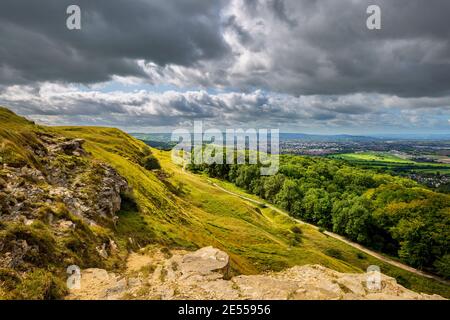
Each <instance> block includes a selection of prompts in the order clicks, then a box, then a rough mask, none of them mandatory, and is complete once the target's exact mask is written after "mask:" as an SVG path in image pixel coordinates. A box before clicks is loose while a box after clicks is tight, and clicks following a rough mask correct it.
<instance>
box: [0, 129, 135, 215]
mask: <svg viewBox="0 0 450 320" xmlns="http://www.w3.org/2000/svg"><path fill="white" fill-rule="evenodd" d="M83 142H84V141H83V140H82V139H74V140H67V139H63V140H62V141H59V140H58V139H57V138H54V139H53V140H52V139H50V137H48V136H45V137H43V139H42V143H43V147H44V149H39V153H44V154H43V155H42V158H40V159H41V160H42V167H39V168H35V167H33V168H32V167H28V166H24V167H21V168H16V167H9V166H8V165H6V164H4V165H1V166H2V167H1V168H0V169H1V172H0V173H1V176H0V219H1V220H4V221H23V222H25V220H24V219H36V218H42V216H41V215H42V214H46V213H45V211H46V210H45V208H47V209H48V210H47V211H48V212H51V211H52V210H53V209H55V208H54V207H55V206H56V205H57V204H58V203H63V204H64V205H65V206H66V208H67V209H68V211H70V213H72V214H74V215H76V216H78V217H79V218H82V219H85V220H86V221H88V222H89V223H95V222H98V221H99V220H103V222H104V221H105V220H110V221H112V222H114V221H115V220H116V217H115V213H116V212H117V211H118V210H120V204H121V197H120V194H121V193H123V192H126V191H127V190H128V184H127V181H126V180H125V179H124V178H122V177H121V176H120V175H119V174H118V173H117V172H116V171H115V170H114V169H113V168H111V167H110V166H108V165H106V164H103V163H100V162H94V161H87V160H85V157H86V156H87V153H86V151H84V149H83V148H82V144H83ZM43 150H45V151H43ZM99 218H101V219H99ZM48 219H52V217H50V216H49V217H48Z"/></svg>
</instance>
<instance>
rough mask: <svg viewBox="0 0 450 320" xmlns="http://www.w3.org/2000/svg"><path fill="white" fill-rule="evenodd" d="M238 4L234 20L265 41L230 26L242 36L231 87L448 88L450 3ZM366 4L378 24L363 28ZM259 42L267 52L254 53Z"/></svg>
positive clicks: (420, 92) (328, 0)
mask: <svg viewBox="0 0 450 320" xmlns="http://www.w3.org/2000/svg"><path fill="white" fill-rule="evenodd" d="M236 3H240V5H235V6H234V7H233V9H232V10H231V13H230V14H231V15H233V16H234V23H235V24H236V25H239V26H240V28H241V29H243V30H246V32H247V33H249V34H250V35H252V39H253V42H258V43H260V44H262V45H260V46H259V47H258V50H254V49H253V48H252V46H251V45H249V44H248V41H245V39H244V41H241V40H240V39H242V37H241V36H240V33H239V32H237V31H236V30H234V29H231V28H230V30H229V32H231V33H233V32H237V33H238V36H236V41H237V42H239V41H241V42H240V46H235V53H236V57H237V61H236V62H235V63H234V64H233V67H234V68H229V69H232V70H233V72H234V74H230V75H229V78H228V80H229V83H230V85H232V86H234V87H243V88H245V87H250V88H251V87H255V86H256V87H262V88H265V89H267V90H272V91H278V92H284V93H290V94H295V95H301V94H348V93H354V92H372V93H385V94H394V95H400V96H415V97H418V96H439V95H441V96H442V95H447V94H449V93H450V23H449V22H448V21H449V17H450V1H442V0H430V1H423V0H396V1H391V0H360V1H354V0H340V1H335V0H321V1H312V0H284V1H283V0H277V1H273V0H264V1H263V0H260V1H258V0H253V1H250V2H246V1H239V0H238V1H236ZM371 4H378V5H379V6H380V7H381V11H382V29H381V30H376V31H372V30H368V29H367V27H366V19H367V17H368V15H367V14H366V9H367V7H368V6H369V5H371ZM274 17H275V18H274ZM286 21H288V22H291V23H286ZM260 47H263V48H264V49H263V50H264V55H262V54H261V55H260V56H258V55H257V54H259V53H260V51H261V50H260ZM248 57H252V58H253V59H249V58H248ZM258 58H259V59H261V60H262V61H264V62H265V64H263V65H265V69H264V71H265V72H262V70H261V68H260V66H261V63H259V64H255V63H254V61H252V60H255V59H258ZM258 61H259V60H258ZM207 68H211V66H210V65H208V66H207ZM214 82H215V80H214V78H212V79H211V83H214Z"/></svg>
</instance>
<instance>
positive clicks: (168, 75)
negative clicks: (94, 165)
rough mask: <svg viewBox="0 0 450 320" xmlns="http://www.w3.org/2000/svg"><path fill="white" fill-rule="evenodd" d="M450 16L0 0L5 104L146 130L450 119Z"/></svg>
mask: <svg viewBox="0 0 450 320" xmlns="http://www.w3.org/2000/svg"><path fill="white" fill-rule="evenodd" d="M71 4H77V5H79V7H80V8H81V27H82V28H81V30H68V29H67V27H66V19H67V17H68V15H67V14H66V9H67V7H68V6H69V5H71ZM371 4H377V5H379V6H380V8H381V12H382V19H381V22H382V29H381V30H368V29H367V27H366V19H367V17H368V15H367V13H366V9H367V7H368V6H369V5H371ZM449 21H450V1H447V0H426V1H425V0H395V1H393V0H339V1H336V0H229V1H226V0H217V1H215V0H178V1H176V0H133V1H130V0H96V1H92V0H69V1H67V0H40V1H34V0H1V1H0V41H1V45H0V104H2V105H5V106H8V107H10V108H11V109H13V110H14V111H15V112H17V113H19V114H22V115H25V116H27V117H29V118H32V119H34V120H36V121H38V122H40V123H44V124H55V125H59V124H64V125H67V124H69V125H70V124H77V125H105V126H116V127H120V128H123V129H125V130H128V131H134V132H137V131H140V132H162V131H169V130H171V129H173V128H178V127H189V126H190V125H191V123H192V121H193V120H203V121H204V123H205V126H216V127H219V128H227V127H235V128H237V127H243V128H245V127H257V128H279V129H280V130H281V131H284V132H306V133H357V134H374V133H449V132H450V130H449V129H450V22H449Z"/></svg>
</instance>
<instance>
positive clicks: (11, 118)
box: [0, 110, 130, 298]
mask: <svg viewBox="0 0 450 320" xmlns="http://www.w3.org/2000/svg"><path fill="white" fill-rule="evenodd" d="M0 138H1V140H0V297H4V298H58V297H62V296H63V295H64V294H65V291H66V289H65V284H64V283H63V282H62V281H61V280H62V279H64V278H65V276H66V274H65V273H66V268H67V267H68V266H70V265H78V266H80V267H81V266H85V267H87V266H91V267H92V266H97V267H105V268H107V267H113V266H116V265H119V261H120V259H121V258H120V255H123V252H121V250H120V248H119V247H118V245H117V244H116V241H117V240H116V238H115V237H116V236H115V234H114V228H115V225H116V224H117V219H118V216H117V215H116V213H117V212H118V211H119V210H120V208H121V202H122V199H121V196H122V195H125V194H127V193H129V192H130V189H129V185H128V183H127V181H126V180H125V179H124V178H123V177H121V176H120V175H119V174H118V173H117V171H116V170H115V169H113V168H112V167H110V166H109V165H107V164H105V163H103V162H100V161H98V160H95V159H93V158H92V157H91V156H90V155H89V154H88V153H87V152H86V151H85V150H84V149H83V143H84V141H83V140H81V139H71V138H67V137H64V136H61V135H58V134H56V133H54V132H51V131H50V130H46V129H45V128H41V127H38V126H35V125H34V124H33V123H30V122H28V121H26V120H24V119H22V118H19V117H17V116H15V115H13V114H12V113H9V112H7V111H4V110H2V127H1V128H0Z"/></svg>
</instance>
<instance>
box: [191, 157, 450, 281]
mask: <svg viewBox="0 0 450 320" xmlns="http://www.w3.org/2000/svg"><path fill="white" fill-rule="evenodd" d="M190 169H191V170H196V171H205V172H207V173H208V174H209V175H210V176H212V177H216V178H221V179H226V180H228V181H231V182H233V183H235V184H236V185H237V186H239V187H241V188H243V189H245V190H247V191H249V192H251V193H253V194H256V195H258V196H260V197H262V198H263V199H266V200H268V201H270V202H272V203H274V204H276V205H278V206H280V207H281V208H283V209H285V210H287V211H288V212H289V213H290V214H291V215H293V216H295V217H298V218H300V219H302V220H305V221H308V222H311V223H314V224H316V225H318V226H320V227H323V228H326V229H329V230H332V231H334V232H336V233H338V234H341V235H344V236H346V237H348V238H349V239H351V240H353V241H356V242H359V243H361V244H364V245H366V246H369V247H372V248H374V249H377V250H380V251H383V252H386V253H389V254H391V255H395V256H398V257H399V258H400V259H401V260H402V261H404V262H405V263H408V264H409V265H411V266H414V267H417V268H419V269H427V270H429V271H433V272H436V273H439V274H440V275H442V276H444V277H447V278H448V277H450V272H449V265H448V263H449V256H450V252H449V251H450V250H449V248H450V196H449V195H446V194H441V193H437V192H433V191H430V190H428V189H426V188H425V187H423V186H420V185H418V184H417V183H416V182H414V181H412V180H409V179H406V178H401V177H394V176H391V175H388V174H380V173H376V172H373V171H371V170H364V169H359V168H355V167H352V166H350V165H348V164H345V163H343V162H340V161H337V160H331V159H324V158H317V157H300V156H293V155H283V156H281V166H280V170H279V172H278V173H277V174H276V175H273V176H267V177H266V176H261V175H260V170H259V167H258V165H217V164H213V165H209V166H208V165H201V166H193V165H191V166H190Z"/></svg>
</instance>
